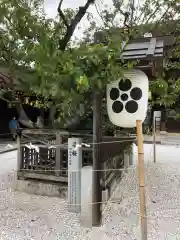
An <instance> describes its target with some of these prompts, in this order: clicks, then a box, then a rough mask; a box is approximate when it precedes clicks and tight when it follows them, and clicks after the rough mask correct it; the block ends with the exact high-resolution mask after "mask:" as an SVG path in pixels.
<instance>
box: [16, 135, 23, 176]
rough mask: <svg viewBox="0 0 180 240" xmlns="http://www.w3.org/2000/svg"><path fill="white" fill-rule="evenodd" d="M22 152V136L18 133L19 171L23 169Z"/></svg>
mask: <svg viewBox="0 0 180 240" xmlns="http://www.w3.org/2000/svg"><path fill="white" fill-rule="evenodd" d="M21 158H22V154H21V137H20V136H19V135H17V172H19V171H20V170H21V167H22V166H21V165H22V159H21Z"/></svg>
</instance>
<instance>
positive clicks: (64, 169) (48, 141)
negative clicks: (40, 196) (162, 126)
mask: <svg viewBox="0 0 180 240" xmlns="http://www.w3.org/2000/svg"><path fill="white" fill-rule="evenodd" d="M70 136H71V137H81V138H82V140H83V142H84V143H92V140H93V136H92V135H84V134H83V135H81V134H78V133H74V134H71V135H70V134H69V133H68V132H64V131H60V132H57V131H55V130H23V131H22V137H21V139H20V138H18V178H19V179H37V180H44V181H53V182H63V183H67V182H68V178H67V177H68V137H70ZM133 141H134V137H133V138H132V137H120V138H114V137H103V140H102V143H101V144H100V146H101V147H100V151H101V160H102V161H101V169H102V170H104V171H102V179H101V185H102V188H104V187H105V186H107V184H108V183H109V182H111V181H112V180H113V178H114V177H115V176H117V175H118V174H120V172H118V171H117V170H116V169H117V168H122V167H123V152H124V149H125V147H126V146H127V145H130V144H131V143H132V142H133ZM32 145H34V148H31V147H32ZM82 150H83V152H82V155H83V157H82V160H83V166H86V165H92V147H89V148H83V149H82ZM110 169H114V171H109V170H110Z"/></svg>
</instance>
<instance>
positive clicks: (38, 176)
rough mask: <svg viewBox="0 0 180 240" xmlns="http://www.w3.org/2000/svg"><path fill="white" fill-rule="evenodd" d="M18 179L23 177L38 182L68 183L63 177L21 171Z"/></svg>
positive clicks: (18, 173)
mask: <svg viewBox="0 0 180 240" xmlns="http://www.w3.org/2000/svg"><path fill="white" fill-rule="evenodd" d="M17 175H18V177H23V178H25V179H26V178H29V179H38V180H46V181H52V182H64V183H67V182H68V178H67V177H62V176H58V177H57V176H53V175H46V174H41V173H35V172H34V173H33V172H27V171H26V172H23V171H21V172H20V171H19V172H17Z"/></svg>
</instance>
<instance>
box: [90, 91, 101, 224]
mask: <svg viewBox="0 0 180 240" xmlns="http://www.w3.org/2000/svg"><path fill="white" fill-rule="evenodd" d="M101 122H102V96H101V94H100V93H98V92H95V93H94V99H93V196H92V199H93V206H92V211H93V214H92V217H93V220H92V225H93V226H99V225H100V224H101V203H100V202H102V194H101V185H100V178H101V172H100V171H99V170H101V155H100V153H101V151H100V142H101V140H102V124H101Z"/></svg>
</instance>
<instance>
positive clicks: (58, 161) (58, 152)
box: [55, 132, 62, 176]
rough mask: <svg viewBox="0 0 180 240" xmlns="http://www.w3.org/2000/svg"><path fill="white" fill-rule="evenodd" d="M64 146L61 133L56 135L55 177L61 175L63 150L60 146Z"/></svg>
mask: <svg viewBox="0 0 180 240" xmlns="http://www.w3.org/2000/svg"><path fill="white" fill-rule="evenodd" d="M61 144H62V137H61V135H60V133H59V132H57V133H56V166H55V171H56V172H55V175H56V176H60V175H61V172H60V171H61V148H60V145H61Z"/></svg>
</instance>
